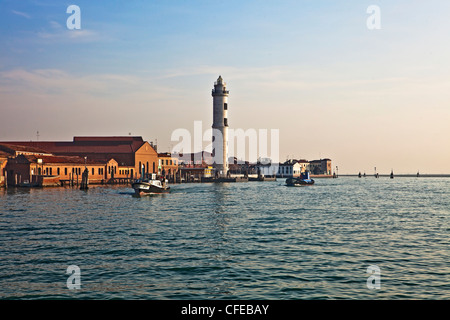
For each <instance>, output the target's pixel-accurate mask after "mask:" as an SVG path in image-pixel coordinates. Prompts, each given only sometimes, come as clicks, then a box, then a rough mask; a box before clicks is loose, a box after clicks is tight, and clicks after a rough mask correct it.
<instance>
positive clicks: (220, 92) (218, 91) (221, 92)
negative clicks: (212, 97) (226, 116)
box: [212, 89, 230, 94]
mask: <svg viewBox="0 0 450 320" xmlns="http://www.w3.org/2000/svg"><path fill="white" fill-rule="evenodd" d="M229 93H230V91H229V90H215V89H212V94H229Z"/></svg>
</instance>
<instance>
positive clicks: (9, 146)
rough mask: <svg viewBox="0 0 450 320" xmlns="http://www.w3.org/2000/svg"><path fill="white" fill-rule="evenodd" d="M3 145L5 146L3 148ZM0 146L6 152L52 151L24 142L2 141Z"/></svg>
mask: <svg viewBox="0 0 450 320" xmlns="http://www.w3.org/2000/svg"><path fill="white" fill-rule="evenodd" d="M2 147H3V148H2ZM0 148H1V149H2V150H3V151H6V152H13V153H14V152H17V151H22V152H35V153H47V154H48V153H50V152H48V151H47V150H43V149H41V148H37V147H33V146H30V145H23V144H13V143H0Z"/></svg>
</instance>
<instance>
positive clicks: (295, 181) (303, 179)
mask: <svg viewBox="0 0 450 320" xmlns="http://www.w3.org/2000/svg"><path fill="white" fill-rule="evenodd" d="M312 184H314V179H311V178H310V176H309V172H304V173H301V174H300V177H292V178H288V179H286V185H287V186H289V187H301V186H306V185H312Z"/></svg>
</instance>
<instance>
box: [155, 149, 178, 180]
mask: <svg viewBox="0 0 450 320" xmlns="http://www.w3.org/2000/svg"><path fill="white" fill-rule="evenodd" d="M177 173H178V158H176V157H172V155H171V154H170V153H169V152H166V153H158V174H161V175H163V176H165V177H167V178H169V179H174V178H175V175H176V174H177Z"/></svg>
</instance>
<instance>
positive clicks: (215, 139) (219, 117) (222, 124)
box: [212, 76, 229, 177]
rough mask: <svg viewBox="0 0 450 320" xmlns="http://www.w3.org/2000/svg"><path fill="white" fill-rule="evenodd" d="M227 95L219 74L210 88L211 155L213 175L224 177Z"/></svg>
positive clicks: (225, 164) (227, 92)
mask: <svg viewBox="0 0 450 320" xmlns="http://www.w3.org/2000/svg"><path fill="white" fill-rule="evenodd" d="M228 95H229V91H228V90H227V89H226V83H225V82H224V81H223V79H222V76H219V78H218V79H217V81H216V82H215V83H214V89H212V97H213V125H212V129H213V134H212V144H213V151H212V153H213V157H214V168H215V175H217V176H219V177H226V176H227V174H228Z"/></svg>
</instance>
